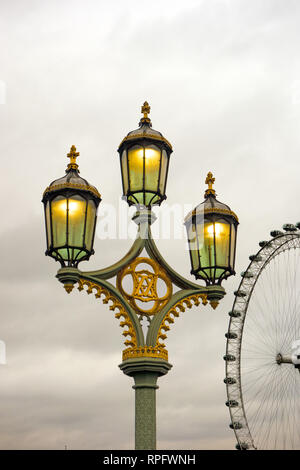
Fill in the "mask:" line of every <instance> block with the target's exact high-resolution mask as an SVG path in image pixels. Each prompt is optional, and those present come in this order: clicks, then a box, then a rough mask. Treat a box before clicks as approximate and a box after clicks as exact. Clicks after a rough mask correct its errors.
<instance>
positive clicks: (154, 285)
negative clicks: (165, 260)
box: [117, 258, 172, 315]
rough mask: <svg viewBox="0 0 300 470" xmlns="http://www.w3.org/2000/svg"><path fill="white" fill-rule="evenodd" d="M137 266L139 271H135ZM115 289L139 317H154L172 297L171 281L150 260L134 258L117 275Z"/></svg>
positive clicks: (154, 262) (157, 265)
mask: <svg viewBox="0 0 300 470" xmlns="http://www.w3.org/2000/svg"><path fill="white" fill-rule="evenodd" d="M139 266H140V268H141V269H137V268H138V267H139ZM149 267H150V269H146V268H149ZM125 278H127V279H126V281H125ZM159 281H161V282H159ZM125 283H126V284H127V286H126V287H124V284H125ZM117 288H118V289H119V291H120V292H121V294H122V295H123V296H124V297H125V298H126V300H127V301H128V302H129V304H130V305H131V307H132V308H133V309H134V310H135V311H136V312H137V313H139V314H140V315H155V314H156V313H158V312H159V311H160V310H161V309H162V308H163V307H164V306H165V305H166V303H167V302H168V301H169V300H170V298H171V295H172V282H171V280H170V279H169V277H168V276H167V274H166V272H165V271H164V270H163V269H162V268H161V267H160V266H159V264H158V263H157V262H156V261H154V260H153V259H150V258H136V259H135V260H134V261H133V262H132V263H130V264H129V265H128V266H126V267H125V268H124V269H122V270H121V271H120V272H119V273H118V275H117ZM144 304H145V306H144ZM146 306H148V308H147V307H146Z"/></svg>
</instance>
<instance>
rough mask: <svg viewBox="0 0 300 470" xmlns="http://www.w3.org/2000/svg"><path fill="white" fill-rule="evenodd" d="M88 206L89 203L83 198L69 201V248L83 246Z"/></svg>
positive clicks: (76, 197) (73, 197)
mask: <svg viewBox="0 0 300 470" xmlns="http://www.w3.org/2000/svg"><path fill="white" fill-rule="evenodd" d="M86 205H87V201H86V200H85V199H84V198H83V197H81V196H77V195H75V196H72V198H69V199H68V200H67V212H68V234H69V236H68V245H69V246H78V247H79V246H83V234H84V223H85V215H86Z"/></svg>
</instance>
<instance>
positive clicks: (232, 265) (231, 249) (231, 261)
mask: <svg viewBox="0 0 300 470" xmlns="http://www.w3.org/2000/svg"><path fill="white" fill-rule="evenodd" d="M235 238H236V229H235V226H234V225H233V224H231V241H230V243H231V247H230V267H231V268H232V269H234V250H235Z"/></svg>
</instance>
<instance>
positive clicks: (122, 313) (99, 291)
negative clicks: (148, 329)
mask: <svg viewBox="0 0 300 470" xmlns="http://www.w3.org/2000/svg"><path fill="white" fill-rule="evenodd" d="M84 286H87V289H86V293H87V294H92V293H93V291H94V290H95V291H96V292H95V297H96V298H97V299H99V298H101V296H103V297H102V302H103V303H104V304H108V303H109V302H111V304H110V305H109V309H110V310H112V311H115V310H116V309H118V311H117V312H116V313H115V317H116V318H117V319H118V320H120V319H121V321H120V327H121V328H124V327H126V329H125V330H124V331H123V333H122V334H123V336H125V337H129V339H126V341H124V344H125V346H127V348H128V349H131V348H136V347H137V339H136V334H135V330H134V327H133V325H132V322H131V320H130V317H129V315H128V313H127V311H126V309H125V307H124V306H123V305H122V304H121V302H120V301H119V300H118V299H117V298H116V297H115V296H114V295H113V294H112V293H111V292H109V291H108V289H105V287H102V286H100V285H99V284H96V283H94V282H91V281H87V280H85V279H79V281H78V290H79V291H82V290H84ZM128 349H127V350H128Z"/></svg>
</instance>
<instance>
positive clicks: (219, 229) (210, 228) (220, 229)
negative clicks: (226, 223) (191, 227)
mask: <svg viewBox="0 0 300 470" xmlns="http://www.w3.org/2000/svg"><path fill="white" fill-rule="evenodd" d="M207 232H208V234H209V235H210V236H211V237H213V235H214V233H215V236H216V237H219V236H221V235H222V232H223V227H222V224H218V223H215V230H214V225H213V224H212V225H209V226H208V227H207Z"/></svg>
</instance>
